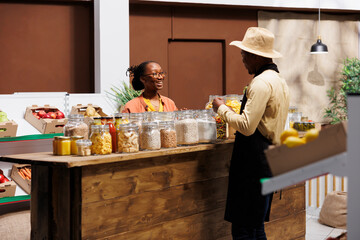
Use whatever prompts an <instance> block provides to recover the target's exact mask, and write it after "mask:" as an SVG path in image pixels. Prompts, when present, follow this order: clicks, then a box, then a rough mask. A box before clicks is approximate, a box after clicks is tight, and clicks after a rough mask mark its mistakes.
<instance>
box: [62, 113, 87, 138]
mask: <svg viewBox="0 0 360 240" xmlns="http://www.w3.org/2000/svg"><path fill="white" fill-rule="evenodd" d="M64 136H66V137H72V136H83V137H84V139H88V137H89V127H88V125H87V124H86V123H85V122H84V115H82V114H70V115H69V121H68V122H67V123H66V124H65V126H64Z"/></svg>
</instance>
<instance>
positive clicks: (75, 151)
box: [70, 136, 84, 155]
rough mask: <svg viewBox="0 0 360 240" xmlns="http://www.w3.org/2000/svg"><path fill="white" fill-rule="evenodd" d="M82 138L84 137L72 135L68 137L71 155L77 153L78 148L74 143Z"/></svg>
mask: <svg viewBox="0 0 360 240" xmlns="http://www.w3.org/2000/svg"><path fill="white" fill-rule="evenodd" d="M83 138H84V137H83V136H72V137H70V140H71V155H77V153H78V148H77V145H76V141H77V140H81V139H83Z"/></svg>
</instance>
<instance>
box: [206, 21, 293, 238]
mask: <svg viewBox="0 0 360 240" xmlns="http://www.w3.org/2000/svg"><path fill="white" fill-rule="evenodd" d="M273 44H274V35H273V34H272V33H271V32H270V31H269V30H267V29H264V28H259V27H250V28H249V29H248V30H247V31H246V33H245V36H244V39H243V41H233V42H231V43H230V45H232V46H236V47H238V48H240V49H241V56H242V59H243V63H244V65H245V68H246V69H247V70H248V72H249V74H250V75H254V78H253V79H252V80H251V82H250V84H249V85H248V86H247V90H246V91H245V94H244V97H243V102H242V105H241V109H240V114H236V113H235V112H234V111H232V109H231V108H229V107H227V106H226V105H225V102H224V100H223V99H221V98H216V99H215V100H214V101H213V109H214V111H215V112H217V113H218V114H219V115H220V116H221V117H222V118H223V119H224V120H225V121H226V122H227V123H228V124H229V125H230V126H231V127H233V128H234V129H236V130H237V131H236V138H235V143H234V149H233V153H232V157H231V163H230V170H229V186H228V195H227V201H226V210H225V220H227V221H229V222H231V223H232V236H233V239H234V240H235V239H266V234H265V231H264V221H268V220H269V213H270V206H271V200H272V194H269V195H266V196H263V195H262V194H261V183H260V179H261V178H266V177H271V176H272V174H271V171H270V169H269V165H268V163H267V160H266V157H265V154H264V150H265V149H267V148H268V146H269V145H271V144H279V143H280V134H281V133H282V131H283V130H284V127H285V122H286V118H287V113H288V108H289V89H288V86H287V84H286V82H285V80H284V79H283V78H282V77H281V76H280V74H279V70H278V68H277V66H276V65H275V64H274V63H273V62H272V58H280V57H282V55H281V54H280V53H279V52H277V51H275V50H274V49H273Z"/></svg>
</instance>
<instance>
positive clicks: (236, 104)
mask: <svg viewBox="0 0 360 240" xmlns="http://www.w3.org/2000/svg"><path fill="white" fill-rule="evenodd" d="M224 98H225V105H226V106H228V107H231V108H232V109H233V110H234V112H236V113H237V114H239V113H240V108H241V100H242V96H241V95H238V94H229V95H225V97H224Z"/></svg>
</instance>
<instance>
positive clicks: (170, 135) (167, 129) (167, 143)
mask: <svg viewBox="0 0 360 240" xmlns="http://www.w3.org/2000/svg"><path fill="white" fill-rule="evenodd" d="M159 128H160V139H161V147H162V148H173V147H176V146H177V140H176V130H175V122H174V121H162V122H159Z"/></svg>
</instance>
